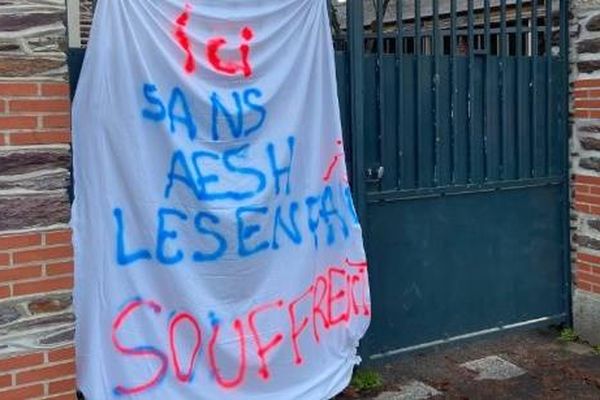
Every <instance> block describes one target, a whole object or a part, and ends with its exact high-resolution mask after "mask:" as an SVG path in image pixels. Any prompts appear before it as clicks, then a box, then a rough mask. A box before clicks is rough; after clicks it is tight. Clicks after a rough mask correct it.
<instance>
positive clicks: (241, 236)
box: [235, 207, 269, 257]
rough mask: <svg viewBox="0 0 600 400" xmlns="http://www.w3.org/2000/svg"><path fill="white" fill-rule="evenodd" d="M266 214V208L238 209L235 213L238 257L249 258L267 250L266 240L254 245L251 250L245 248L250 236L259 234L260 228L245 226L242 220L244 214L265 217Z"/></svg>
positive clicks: (252, 225)
mask: <svg viewBox="0 0 600 400" xmlns="http://www.w3.org/2000/svg"><path fill="white" fill-rule="evenodd" d="M268 212H269V209H268V208H267V207H240V208H238V209H237V211H236V212H235V216H236V219H237V227H238V229H237V231H238V254H239V255H240V257H249V256H251V255H253V254H256V253H259V252H261V251H264V250H266V249H268V248H269V242H268V241H266V240H265V241H262V242H260V243H258V244H255V245H254V247H252V248H248V247H247V241H248V240H249V239H250V238H252V236H254V235H256V234H258V233H260V231H261V228H262V227H261V225H258V224H250V225H246V224H245V221H244V218H243V217H244V215H246V214H254V215H265V214H267V213H268Z"/></svg>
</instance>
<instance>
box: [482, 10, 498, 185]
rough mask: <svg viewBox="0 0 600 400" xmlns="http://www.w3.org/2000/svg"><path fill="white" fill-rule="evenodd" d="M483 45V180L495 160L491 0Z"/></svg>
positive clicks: (484, 16)
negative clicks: (491, 137)
mask: <svg viewBox="0 0 600 400" xmlns="http://www.w3.org/2000/svg"><path fill="white" fill-rule="evenodd" d="M483 14H484V15H483V46H484V49H485V66H484V70H483V180H484V181H487V180H488V175H489V174H490V169H488V159H491V160H494V159H495V157H491V156H490V155H488V151H489V146H488V144H489V143H488V141H489V138H488V135H489V134H490V132H491V129H489V126H488V122H489V121H488V119H489V115H488V113H489V110H488V108H489V106H490V100H489V98H488V97H489V87H488V85H489V82H488V81H489V75H490V56H491V53H492V49H491V40H490V0H483ZM493 147H495V148H497V147H498V143H497V141H496V143H495V145H494V146H493Z"/></svg>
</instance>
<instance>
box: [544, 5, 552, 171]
mask: <svg viewBox="0 0 600 400" xmlns="http://www.w3.org/2000/svg"><path fill="white" fill-rule="evenodd" d="M545 1H546V13H545V14H546V21H545V23H546V25H545V31H544V47H545V50H544V51H545V52H546V54H545V55H546V116H545V117H546V118H544V120H545V121H546V166H545V167H546V169H545V171H544V172H545V174H546V175H547V176H551V175H552V168H551V167H550V163H551V162H552V116H553V115H554V113H553V112H552V94H553V88H552V0H545Z"/></svg>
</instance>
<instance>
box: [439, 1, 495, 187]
mask: <svg viewBox="0 0 600 400" xmlns="http://www.w3.org/2000/svg"><path fill="white" fill-rule="evenodd" d="M456 1H457V0H450V125H451V126H450V147H451V151H450V168H451V171H452V182H453V183H456V181H457V179H456V166H457V161H458V146H457V145H456V134H457V132H456V131H457V128H456V95H457V90H458V89H457V86H456V80H457V77H456ZM503 1H504V0H503Z"/></svg>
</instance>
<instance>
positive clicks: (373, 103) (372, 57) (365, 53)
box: [330, 0, 570, 359]
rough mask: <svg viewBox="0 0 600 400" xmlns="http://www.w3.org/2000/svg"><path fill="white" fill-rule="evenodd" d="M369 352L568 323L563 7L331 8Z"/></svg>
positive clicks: (466, 3) (401, 4)
mask: <svg viewBox="0 0 600 400" xmlns="http://www.w3.org/2000/svg"><path fill="white" fill-rule="evenodd" d="M330 10H331V17H332V21H333V22H332V26H333V30H334V43H335V46H336V50H337V51H336V55H337V61H338V71H337V72H338V86H339V91H340V103H341V108H342V116H343V125H344V131H345V134H346V135H347V140H346V141H347V143H350V144H351V146H350V148H349V149H348V150H349V151H348V153H349V157H350V158H351V161H350V162H351V165H352V176H353V181H352V182H353V188H354V192H355V196H356V202H357V205H358V209H359V210H360V214H361V217H362V221H363V226H364V230H365V236H366V241H367V252H368V258H369V264H370V271H371V272H370V274H371V287H372V302H373V322H372V325H371V328H370V331H369V333H368V336H367V338H366V339H365V340H364V342H363V353H364V354H365V355H368V356H369V357H370V358H371V359H376V358H380V357H382V356H385V355H392V354H397V353H401V352H404V351H410V350H415V349H419V348H423V347H427V346H432V345H436V344H441V343H446V342H450V341H454V340H460V339H465V338H469V337H474V336H477V335H482V334H486V333H491V332H496V331H499V330H503V329H509V328H516V327H524V326H535V325H541V324H548V325H549V324H552V323H561V322H568V321H569V316H570V287H569V282H570V273H569V271H570V269H569V238H568V217H569V215H568V210H569V206H568V192H567V190H568V186H567V177H568V175H567V170H568V169H567V156H568V154H567V143H568V138H567V123H568V80H567V74H568V61H567V54H568V48H567V43H568V25H567V22H568V17H567V12H568V10H567V3H566V1H563V0H561V1H555V2H551V1H549V0H532V1H522V0H518V1H507V0H502V1H500V0H496V1H493V0H478V1H474V0H460V1H457V0H439V1H435V0H434V1H433V2H432V1H425V0H424V1H419V0H410V1H408V0H398V1H396V0H391V1H390V0H364V1H363V0H348V3H346V4H338V3H336V2H335V1H333V2H332V3H330Z"/></svg>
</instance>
